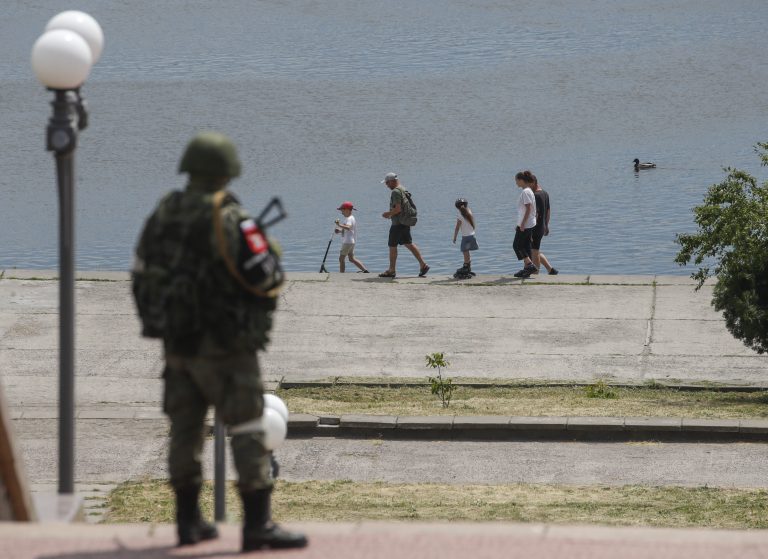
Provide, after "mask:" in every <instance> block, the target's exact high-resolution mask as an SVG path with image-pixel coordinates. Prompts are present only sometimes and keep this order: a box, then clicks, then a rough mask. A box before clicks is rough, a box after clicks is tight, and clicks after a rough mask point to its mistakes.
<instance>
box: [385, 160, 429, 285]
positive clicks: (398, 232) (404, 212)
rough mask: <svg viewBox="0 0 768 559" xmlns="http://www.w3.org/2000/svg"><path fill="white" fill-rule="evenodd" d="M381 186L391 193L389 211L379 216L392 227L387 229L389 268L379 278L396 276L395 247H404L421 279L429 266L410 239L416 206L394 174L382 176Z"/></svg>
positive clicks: (414, 222) (415, 218) (414, 221)
mask: <svg viewBox="0 0 768 559" xmlns="http://www.w3.org/2000/svg"><path fill="white" fill-rule="evenodd" d="M381 182H382V184H386V185H387V188H389V189H390V190H391V191H392V194H391V195H390V197H389V211H388V212H384V213H383V214H381V216H382V217H383V218H384V219H391V220H392V225H391V226H390V228H389V242H388V245H389V268H388V269H387V271H386V272H382V273H381V274H379V277H380V278H394V277H396V276H397V272H396V264H397V245H405V248H407V249H408V250H410V251H411V253H412V254H413V255H414V256H415V257H416V260H418V261H419V277H420V278H423V277H424V276H426V275H427V272H428V271H429V266H428V265H427V263H426V262H424V259H423V258H422V257H421V252H419V247H417V246H416V245H415V244H413V240H412V239H411V227H413V226H414V225H416V220H417V217H416V204H414V203H413V198H411V193H410V192H408V191H407V190H406V189H405V188H404V187H403V186H402V185H401V184H400V179H398V178H397V174H396V173H387V174H386V175H385V176H384V180H383V181H381Z"/></svg>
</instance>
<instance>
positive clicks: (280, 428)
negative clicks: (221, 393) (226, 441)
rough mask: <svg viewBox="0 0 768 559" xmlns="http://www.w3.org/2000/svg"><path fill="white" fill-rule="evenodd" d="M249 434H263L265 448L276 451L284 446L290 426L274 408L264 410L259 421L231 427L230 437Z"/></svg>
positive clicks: (255, 420)
mask: <svg viewBox="0 0 768 559" xmlns="http://www.w3.org/2000/svg"><path fill="white" fill-rule="evenodd" d="M248 433H263V434H264V446H265V447H266V449H267V450H275V449H278V448H280V447H281V446H282V444H283V442H285V437H286V435H288V424H287V423H286V422H285V420H284V419H283V416H281V415H280V413H279V412H277V411H275V410H274V409H272V408H266V407H265V408H264V413H263V415H262V416H261V417H259V418H257V419H252V420H251V421H246V422H245V423H240V424H239V425H235V426H233V427H230V429H229V434H230V435H244V434H248Z"/></svg>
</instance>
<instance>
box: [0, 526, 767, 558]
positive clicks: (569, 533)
mask: <svg viewBox="0 0 768 559" xmlns="http://www.w3.org/2000/svg"><path fill="white" fill-rule="evenodd" d="M292 527H295V528H297V529H301V530H303V531H305V532H306V533H307V534H308V536H309V539H310V545H309V547H307V548H305V549H303V550H295V551H276V552H255V553H253V554H249V555H246V556H253V557H265V558H266V557H275V558H280V559H316V558H317V559H320V558H322V559H327V558H329V557H332V558H334V559H360V558H363V557H364V558H365V559H391V558H392V557H397V558H398V559H458V558H468V557H471V558H473V559H497V558H498V559H579V558H589V559H615V558H617V557H621V558H622V559H764V558H765V557H768V532H766V531H753V532H730V531H715V530H660V529H647V528H600V527H584V526H552V525H542V524H501V523H487V524H461V523H450V524H426V523H408V524H400V523H376V522H365V523H362V524H304V525H296V526H292ZM221 532H222V537H221V539H219V540H214V541H211V542H205V543H202V544H198V545H196V546H193V547H185V548H180V549H176V548H174V547H173V545H174V542H175V540H174V534H173V528H172V527H171V526H155V525H152V526H82V525H81V526H61V525H58V526H57V525H44V526H42V527H41V526H36V525H26V526H25V525H19V524H0V542H2V544H3V548H4V551H3V557H4V559H113V558H120V559H166V558H169V557H198V558H202V557H205V558H207V559H215V558H219V557H222V558H223V557H232V556H233V555H235V554H236V553H237V551H238V549H239V545H240V541H239V534H238V528H237V527H235V526H222V527H221Z"/></svg>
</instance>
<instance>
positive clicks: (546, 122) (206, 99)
mask: <svg viewBox="0 0 768 559" xmlns="http://www.w3.org/2000/svg"><path fill="white" fill-rule="evenodd" d="M77 7H78V9H82V10H85V11H87V12H89V13H91V14H92V15H94V16H95V17H96V18H97V19H98V20H99V21H100V23H101V24H102V26H103V28H104V30H105V34H106V41H107V44H106V50H105V53H104V55H103V57H102V60H101V61H100V62H99V63H98V65H97V66H96V67H95V68H94V70H93V73H92V76H91V78H90V79H89V80H88V83H87V85H86V87H85V91H84V92H85V95H86V97H87V99H88V101H89V103H90V108H91V126H90V128H89V129H88V130H86V131H85V132H84V133H83V135H82V137H81V146H80V148H79V150H78V189H77V247H78V248H77V259H78V267H79V268H81V269H114V270H124V269H127V268H128V267H129V266H130V261H131V252H132V248H133V245H134V243H135V239H136V235H137V233H138V230H139V228H140V227H141V224H142V221H143V219H144V217H145V216H146V214H147V213H148V212H149V211H150V210H151V208H152V207H153V206H154V204H155V203H156V201H157V199H158V198H159V197H160V196H161V195H162V194H163V193H164V192H165V191H167V190H169V189H171V188H180V187H182V186H183V184H184V183H183V177H181V176H179V175H177V174H176V173H175V169H176V166H177V164H178V160H179V157H180V154H181V151H182V149H183V146H184V144H185V143H186V142H187V140H188V139H189V138H190V137H191V135H192V134H194V132H195V131H197V130H199V129H203V128H215V129H220V130H222V131H225V132H227V133H228V134H230V135H231V136H232V137H233V138H234V139H235V140H236V142H237V143H238V145H239V147H240V150H241V156H242V158H243V159H244V163H245V170H244V174H243V176H242V177H241V178H240V179H238V180H237V181H236V182H235V183H233V185H232V190H233V191H235V192H236V193H238V194H239V195H240V197H241V199H242V200H243V201H244V203H245V204H246V205H247V206H248V207H250V208H252V209H253V210H254V211H257V210H258V209H259V208H260V207H261V206H262V205H263V204H264V203H265V202H266V201H267V200H268V198H269V197H270V196H271V195H273V194H279V195H281V196H282V198H283V201H284V203H285V205H286V207H287V209H288V211H289V213H290V219H289V220H287V221H286V222H284V223H283V224H281V225H279V226H277V227H276V228H275V230H274V234H275V235H276V236H277V237H279V239H280V240H281V242H282V243H283V245H284V248H285V254H286V266H287V267H288V269H289V270H295V271H315V270H317V269H318V268H319V265H320V260H321V259H322V255H323V252H324V250H325V246H326V244H327V242H328V238H329V235H330V232H331V227H332V222H333V219H335V218H336V217H337V216H338V212H336V211H335V208H336V207H337V206H338V205H339V203H340V202H342V201H343V200H352V201H353V202H354V203H355V205H356V206H358V208H359V212H358V214H357V216H358V223H359V230H360V231H359V244H358V249H357V253H358V257H359V258H361V259H362V260H363V261H364V262H365V263H366V265H367V266H368V267H369V268H371V269H372V270H375V271H380V270H383V269H384V268H385V267H386V254H387V248H386V233H387V229H388V222H386V221H385V220H383V219H382V218H381V217H380V214H381V212H383V211H385V210H386V209H387V206H388V191H387V190H386V188H385V187H384V186H383V185H381V184H379V181H380V180H381V178H382V177H383V175H384V173H386V172H387V171H396V172H398V173H399V174H400V176H401V177H402V179H403V182H404V183H405V185H406V187H408V188H409V190H411V191H412V193H413V195H414V198H415V200H416V201H417V203H418V205H419V210H420V211H419V213H420V220H419V225H418V226H417V227H416V228H415V229H414V232H413V233H414V240H415V242H416V243H417V244H418V245H419V246H420V247H421V248H422V251H423V252H424V254H425V257H426V258H427V260H428V261H429V263H430V264H431V266H432V267H433V270H435V271H436V272H440V273H446V272H452V271H453V270H454V269H455V268H456V267H458V266H459V265H460V264H461V256H460V254H459V252H458V248H457V247H456V246H455V245H452V244H451V237H452V233H453V226H454V223H455V210H454V208H453V201H454V199H455V198H457V197H459V196H463V197H466V198H468V199H469V201H470V206H471V207H472V209H473V211H474V212H475V214H476V219H477V222H478V233H477V234H478V240H479V243H480V251H478V252H477V253H475V255H474V256H473V263H474V269H476V270H477V271H479V272H486V273H490V272H493V273H507V272H513V271H515V270H517V269H518V265H517V262H516V261H515V259H514V253H513V251H512V248H511V245H512V238H513V235H514V220H515V205H516V198H517V195H518V189H517V188H516V187H515V186H514V181H513V177H514V174H515V173H516V172H517V171H519V170H522V169H528V168H529V169H532V170H533V171H534V172H535V173H536V174H537V175H538V177H539V180H540V182H541V184H542V185H543V186H544V188H546V189H547V190H548V191H549V193H550V196H551V200H552V205H553V218H552V227H551V229H552V234H551V236H550V237H548V238H546V239H545V241H544V245H543V247H542V248H543V252H544V253H545V254H547V256H548V257H549V258H550V260H551V261H552V262H553V264H554V265H555V266H556V267H557V268H559V269H560V270H561V271H563V272H570V273H594V274H599V273H626V274H653V273H659V274H668V273H673V274H687V273H690V270H687V269H682V268H679V267H678V266H676V265H675V264H674V263H673V262H672V259H673V257H674V254H675V253H676V245H675V243H674V238H675V235H676V234H677V233H680V232H684V231H690V230H691V229H692V227H693V224H692V216H691V208H692V207H693V206H694V205H696V204H697V203H699V202H700V201H701V199H702V196H703V193H704V191H705V190H706V188H707V186H709V185H710V184H712V183H713V182H717V181H719V180H720V178H721V177H722V176H723V172H722V167H724V166H726V165H731V166H737V167H742V168H746V169H748V170H750V171H752V172H754V173H757V174H758V175H760V176H764V175H765V173H764V172H763V171H762V170H761V169H760V168H759V167H758V163H757V159H756V158H755V157H754V155H753V153H752V146H753V145H754V143H755V142H757V141H761V140H766V139H768V131H766V123H765V118H764V115H765V114H766V109H768V97H767V95H766V92H765V84H766V83H768V62H767V61H766V58H765V56H764V53H765V52H766V50H767V49H768V34H766V33H765V23H766V22H767V21H768V3H766V2H765V1H764V0H722V1H714V0H679V1H675V2H670V1H668V0H665V1H652V0H632V1H626V0H610V1H608V0H606V1H600V0H595V1H587V0H583V1H570V0H560V1H555V0H550V1H546V0H545V1H541V0H536V1H534V0H530V1H507V2H505V1H498V0H496V1H492V0H485V1H480V0H478V1H469V0H463V1H459V0H455V1H450V0H419V1H413V0H408V1H404V0H389V1H387V2H378V1H376V2H374V1H369V0H359V1H357V2H348V1H346V0H326V1H323V2H315V1H309V0H305V1H291V0H284V1H279V0H274V1H260V2H256V1H251V0H239V1H237V0H233V1H221V2H203V1H191V0H183V1H182V0H164V1H163V2H154V1H152V2H150V1H148V0H143V1H142V0H132V1H131V2H112V1H104V0H99V1H96V0H91V1H82V2H79V3H78V6H77ZM61 9H64V7H62V6H61V4H60V3H59V2H55V1H53V0H50V1H44V0H40V1H36V2H22V1H17V0H6V2H5V3H4V10H3V11H4V14H3V17H2V19H1V20H0V44H1V45H2V52H3V53H4V54H3V57H2V58H0V76H1V77H0V115H1V116H0V118H1V119H2V120H1V122H2V124H3V132H4V133H3V134H2V136H0V167H1V168H2V173H1V174H0V189H2V204H0V238H1V239H2V243H0V267H2V268H8V267H14V266H15V267H19V268H54V267H56V266H57V226H56V222H57V221H56V220H57V201H56V195H55V186H54V185H55V176H54V166H53V161H52V158H51V156H50V154H48V153H46V152H45V151H44V126H45V123H46V120H47V118H48V113H49V107H48V105H47V103H48V101H49V95H48V93H47V92H45V91H44V90H43V88H42V87H41V86H40V85H39V84H37V82H36V81H35V80H34V78H33V77H32V75H31V70H30V69H29V51H30V48H31V46H32V43H33V42H34V40H35V39H36V38H37V36H38V35H39V33H40V31H41V29H42V27H43V26H44V24H45V22H46V21H47V19H48V18H49V17H50V16H52V15H53V14H55V13H57V12H58V11H60V10H61ZM635 157H639V158H641V159H644V160H646V159H648V160H652V161H655V162H656V163H657V164H658V168H657V169H655V170H652V171H647V172H642V173H639V174H635V173H634V172H633V170H632V160H633V159H634V158H635ZM337 243H338V239H336V240H335V241H334V247H333V248H332V252H331V258H330V259H331V263H332V264H334V268H335V258H336V250H337V248H338V244H337ZM416 268H417V266H416V263H415V260H413V258H412V257H411V256H410V255H408V254H407V253H406V254H401V259H400V265H399V269H400V272H401V273H404V274H408V273H410V272H415V271H416Z"/></svg>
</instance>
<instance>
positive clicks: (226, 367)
mask: <svg viewBox="0 0 768 559" xmlns="http://www.w3.org/2000/svg"><path fill="white" fill-rule="evenodd" d="M163 379H164V380H165V394H164V397H163V411H164V412H165V413H166V414H167V415H168V417H169V419H170V420H171V443H170V450H169V453H168V471H169V474H170V478H171V485H172V486H173V487H174V488H181V487H185V486H188V485H199V484H201V483H202V480H203V473H202V465H201V457H202V456H201V455H202V451H203V440H204V427H205V416H206V414H207V412H208V408H209V406H211V405H212V406H215V408H216V411H217V413H218V414H219V417H221V419H222V421H223V422H224V423H225V424H226V425H229V426H231V425H237V424H239V423H243V422H245V421H249V420H251V419H254V418H257V417H260V416H261V415H262V413H263V409H264V399H263V396H264V389H263V385H262V382H261V375H260V372H259V364H258V361H257V358H256V354H255V353H253V354H247V353H236V354H233V353H227V352H224V351H216V350H215V349H212V348H210V347H209V348H208V350H207V351H205V352H204V353H203V354H202V355H197V356H195V357H186V356H180V355H172V354H168V353H166V355H165V370H164V371H163ZM230 444H231V446H232V455H233V457H234V463H235V469H236V470H237V474H238V487H239V488H240V489H241V490H243V491H251V490H254V489H266V488H269V487H271V486H272V484H273V480H272V468H271V461H270V454H269V452H268V451H267V450H266V449H265V447H264V444H263V435H262V434H260V433H249V434H242V435H235V436H233V437H232V438H231V441H230Z"/></svg>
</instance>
